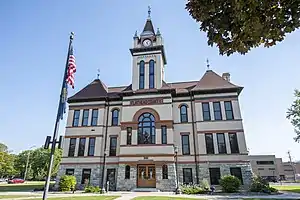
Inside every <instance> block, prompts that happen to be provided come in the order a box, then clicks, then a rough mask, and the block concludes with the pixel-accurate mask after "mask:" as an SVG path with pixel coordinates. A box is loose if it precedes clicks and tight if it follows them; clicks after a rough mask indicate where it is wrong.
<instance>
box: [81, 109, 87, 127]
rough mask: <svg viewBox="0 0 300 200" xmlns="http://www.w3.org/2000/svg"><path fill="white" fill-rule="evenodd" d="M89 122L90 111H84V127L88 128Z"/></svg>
mask: <svg viewBox="0 0 300 200" xmlns="http://www.w3.org/2000/svg"><path fill="white" fill-rule="evenodd" d="M88 121H89V110H88V109H84V110H83V116H82V126H87V125H88Z"/></svg>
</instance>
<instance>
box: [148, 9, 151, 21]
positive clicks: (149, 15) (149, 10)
mask: <svg viewBox="0 0 300 200" xmlns="http://www.w3.org/2000/svg"><path fill="white" fill-rule="evenodd" d="M148 18H149V19H150V18H151V7H150V6H148Z"/></svg>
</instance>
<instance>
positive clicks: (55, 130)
mask: <svg viewBox="0 0 300 200" xmlns="http://www.w3.org/2000/svg"><path fill="white" fill-rule="evenodd" d="M73 38H74V33H73V32H71V35H70V41H69V48H68V56H67V62H66V67H65V73H64V79H63V83H62V87H61V93H60V98H59V105H58V110H57V116H56V122H55V127H54V131H53V137H52V142H51V152H50V158H49V167H48V173H47V179H46V183H45V187H44V193H43V200H46V199H47V195H48V191H49V185H50V179H51V171H52V165H53V158H54V153H55V146H56V143H57V141H56V140H57V136H58V130H59V122H60V120H61V119H60V117H61V114H63V113H61V109H62V108H61V106H62V95H63V93H64V91H63V90H64V88H65V85H66V79H67V70H68V62H69V55H70V49H71V45H72V41H73Z"/></svg>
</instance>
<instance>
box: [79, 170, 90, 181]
mask: <svg viewBox="0 0 300 200" xmlns="http://www.w3.org/2000/svg"><path fill="white" fill-rule="evenodd" d="M90 178H91V169H83V170H82V178H81V184H89V183H90Z"/></svg>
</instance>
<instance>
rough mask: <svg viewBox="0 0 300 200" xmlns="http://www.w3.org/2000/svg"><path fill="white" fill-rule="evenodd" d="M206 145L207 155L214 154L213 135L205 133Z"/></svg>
mask: <svg viewBox="0 0 300 200" xmlns="http://www.w3.org/2000/svg"><path fill="white" fill-rule="evenodd" d="M205 144H206V153H207V154H214V153H215V149H214V138H213V134H212V133H205Z"/></svg>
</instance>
